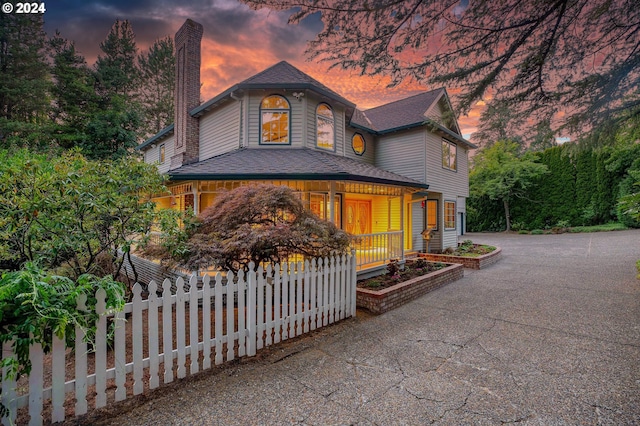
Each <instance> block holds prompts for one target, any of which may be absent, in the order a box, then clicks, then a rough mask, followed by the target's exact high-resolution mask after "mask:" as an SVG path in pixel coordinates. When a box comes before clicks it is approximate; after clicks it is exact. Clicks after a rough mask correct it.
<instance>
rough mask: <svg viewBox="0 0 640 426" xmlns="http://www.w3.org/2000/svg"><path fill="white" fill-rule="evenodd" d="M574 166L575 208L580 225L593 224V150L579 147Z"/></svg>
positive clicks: (594, 183)
mask: <svg viewBox="0 0 640 426" xmlns="http://www.w3.org/2000/svg"><path fill="white" fill-rule="evenodd" d="M574 163H575V167H576V210H577V212H578V219H579V220H578V223H579V224H580V225H595V219H596V217H595V216H596V211H595V204H594V197H593V194H594V189H595V188H596V185H597V183H596V175H595V166H596V159H595V154H594V153H593V150H590V149H581V150H579V151H577V152H576V153H575V155H574Z"/></svg>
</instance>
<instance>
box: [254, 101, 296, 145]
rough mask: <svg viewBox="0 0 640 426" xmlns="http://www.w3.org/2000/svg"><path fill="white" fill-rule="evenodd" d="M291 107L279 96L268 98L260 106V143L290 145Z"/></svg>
mask: <svg viewBox="0 0 640 426" xmlns="http://www.w3.org/2000/svg"><path fill="white" fill-rule="evenodd" d="M290 115H291V106H290V105H289V101H287V99H286V98H284V97H283V96H279V95H271V96H267V97H266V98H264V99H263V100H262V103H261V104H260V128H261V129H262V132H261V135H260V143H264V144H271V143H273V144H288V143H290V140H289V122H290Z"/></svg>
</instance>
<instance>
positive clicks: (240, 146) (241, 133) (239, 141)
mask: <svg viewBox="0 0 640 426" xmlns="http://www.w3.org/2000/svg"><path fill="white" fill-rule="evenodd" d="M229 97H230V98H231V99H233V100H235V101H238V102H240V125H239V126H238V129H239V130H240V134H238V148H242V146H243V136H244V133H245V131H244V128H243V127H242V126H243V125H244V120H243V117H242V114H243V112H244V102H243V99H242V98H240V97H238V95H236V94H235V93H234V92H231V93H230V94H229Z"/></svg>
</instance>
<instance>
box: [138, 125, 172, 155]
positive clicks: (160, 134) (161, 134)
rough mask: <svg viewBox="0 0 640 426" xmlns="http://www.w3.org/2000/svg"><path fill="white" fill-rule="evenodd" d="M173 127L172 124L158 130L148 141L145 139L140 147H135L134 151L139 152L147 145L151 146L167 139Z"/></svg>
mask: <svg viewBox="0 0 640 426" xmlns="http://www.w3.org/2000/svg"><path fill="white" fill-rule="evenodd" d="M173 127H174V126H173V124H170V125H168V126H167V127H165V128H164V129H162V130H160V131H159V132H158V133H156V134H155V135H154V136H151V137H150V138H149V139H147V140H146V141H144V142H142V143H141V144H140V145H138V146H136V147H135V149H136V151H140V150H142V149H145V148H146V147H148V146H149V145H152V144H154V143H157V142H160V141H161V140H162V139H164V138H167V137H169V136H170V135H171V134H172V133H173Z"/></svg>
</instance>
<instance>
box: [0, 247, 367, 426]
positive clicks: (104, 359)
mask: <svg viewBox="0 0 640 426" xmlns="http://www.w3.org/2000/svg"><path fill="white" fill-rule="evenodd" d="M252 270H253V268H252ZM201 282H202V286H201V288H198V277H197V276H195V275H193V276H191V278H190V279H189V284H188V285H187V284H185V282H184V280H183V279H182V278H178V280H177V281H176V282H175V286H174V288H176V287H177V291H176V292H175V293H172V292H171V287H172V283H171V281H170V280H168V279H167V280H165V281H164V283H163V284H162V285H161V286H160V287H159V286H157V284H156V283H155V282H151V283H149V285H148V294H149V296H148V298H144V297H143V288H142V286H141V285H140V284H136V285H135V286H134V288H133V299H132V302H131V303H127V304H126V305H125V308H124V309H123V310H122V311H121V312H104V306H105V302H104V301H105V294H104V291H102V290H99V291H98V293H97V294H96V298H97V300H98V303H97V308H96V309H97V311H98V313H99V314H101V315H100V317H99V320H98V322H97V331H96V336H95V341H91V342H90V343H89V344H88V343H87V339H85V338H84V335H83V332H82V330H81V329H79V328H78V329H76V339H75V348H73V350H71V349H67V348H65V344H64V339H58V338H57V337H56V336H55V335H54V336H53V344H52V348H53V349H52V351H51V353H50V354H46V355H45V354H44V353H43V351H42V348H41V347H40V345H32V346H31V347H30V359H31V363H32V370H31V373H30V375H29V377H28V378H27V379H26V380H25V383H22V381H23V379H21V380H20V382H18V383H16V381H15V380H13V379H9V378H7V375H6V371H3V380H2V403H3V404H4V405H5V406H6V407H8V408H9V409H10V416H9V417H5V418H3V420H2V422H3V424H14V423H15V421H16V414H17V413H18V410H19V409H22V410H28V416H29V424H32V425H37V424H42V423H43V420H44V418H45V417H46V418H49V416H50V419H51V422H59V421H63V420H64V419H65V416H72V415H73V414H75V415H76V416H79V415H83V414H85V413H87V412H88V410H89V408H90V407H91V408H101V407H105V406H106V405H107V404H108V403H113V402H117V401H122V400H125V399H126V398H128V397H131V396H134V395H139V394H141V393H143V392H144V391H145V390H146V389H149V390H151V389H155V388H157V387H158V386H160V383H161V382H162V383H170V382H172V381H174V380H175V379H176V378H177V379H181V378H184V377H186V376H187V375H191V374H195V373H197V372H199V371H201V370H206V369H209V368H211V367H212V365H218V364H222V363H223V362H225V361H231V360H234V359H236V358H238V357H246V356H249V357H250V356H254V355H256V351H257V350H259V349H261V348H263V347H266V346H269V345H272V344H275V343H278V342H280V341H283V340H286V339H290V338H292V337H295V336H299V335H301V334H304V333H307V332H309V331H311V330H314V329H316V328H320V327H323V326H326V325H328V324H331V323H334V322H336V321H339V320H342V319H344V318H347V317H351V316H355V313H356V263H355V259H354V256H353V255H343V256H337V257H332V258H324V259H313V260H311V261H305V262H304V263H302V262H297V263H291V264H286V263H285V264H283V267H282V268H280V267H277V266H276V267H275V268H273V269H272V268H271V266H268V267H267V268H266V269H263V268H262V267H259V268H258V269H257V271H255V272H248V273H246V274H245V273H243V272H242V271H241V272H239V273H238V274H237V275H233V274H232V273H228V274H227V276H226V277H223V276H222V275H221V274H219V273H218V274H216V275H215V276H214V277H210V276H208V275H205V276H204V277H203V278H202V281H201ZM78 303H79V305H78V306H79V307H82V305H83V301H82V300H79V302H78ZM74 354H75V355H74ZM11 355H12V346H11V343H5V344H4V346H3V358H4V357H7V356H11ZM70 363H71V365H74V366H75V367H74V369H73V370H74V372H73V373H72V376H73V377H69V373H66V374H65V366H66V365H67V364H70ZM5 370H6V369H5ZM187 370H188V371H187ZM65 401H66V402H65ZM74 401H75V402H74ZM20 416H21V417H22V416H25V417H24V419H23V420H26V414H24V413H22V412H21V414H20Z"/></svg>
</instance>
